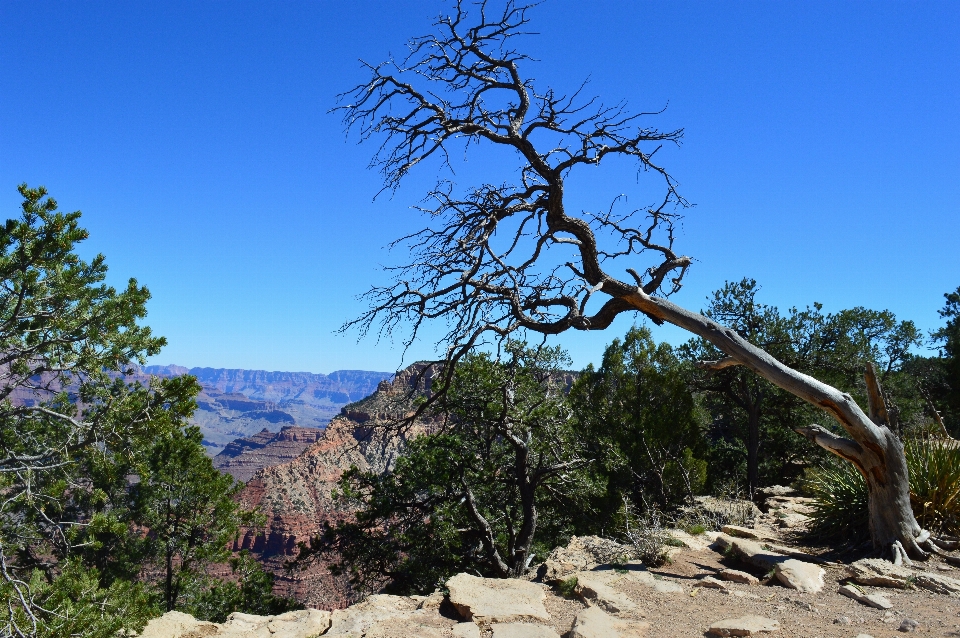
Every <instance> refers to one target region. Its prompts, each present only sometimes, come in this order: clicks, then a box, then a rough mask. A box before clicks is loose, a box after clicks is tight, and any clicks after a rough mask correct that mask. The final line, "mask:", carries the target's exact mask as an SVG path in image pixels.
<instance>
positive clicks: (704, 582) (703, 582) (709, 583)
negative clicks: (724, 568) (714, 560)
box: [693, 576, 727, 591]
mask: <svg viewBox="0 0 960 638" xmlns="http://www.w3.org/2000/svg"><path fill="white" fill-rule="evenodd" d="M693 586H694V587H707V588H709V589H722V590H724V591H726V590H727V586H726V585H725V584H723V583H722V582H720V581H719V580H717V579H716V578H714V577H713V576H704V577H703V578H701V579H700V580H698V581H697V582H695V583H694V584H693Z"/></svg>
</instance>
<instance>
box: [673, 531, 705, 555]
mask: <svg viewBox="0 0 960 638" xmlns="http://www.w3.org/2000/svg"><path fill="white" fill-rule="evenodd" d="M669 533H670V536H671V537H672V538H673V539H674V540H677V541H680V542H681V543H683V544H684V545H685V546H686V547H689V548H690V549H693V550H696V551H702V550H704V549H708V548H709V547H710V543H712V542H713V538H711V537H710V536H709V535H708V534H707V533H703V534H698V535H696V536H694V535H693V534H688V533H687V532H685V531H683V530H682V529H672V530H670V532H669ZM675 549H680V548H675Z"/></svg>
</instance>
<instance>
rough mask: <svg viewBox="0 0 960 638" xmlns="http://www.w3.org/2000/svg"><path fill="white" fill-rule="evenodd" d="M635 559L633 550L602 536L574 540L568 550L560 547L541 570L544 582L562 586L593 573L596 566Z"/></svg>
mask: <svg viewBox="0 0 960 638" xmlns="http://www.w3.org/2000/svg"><path fill="white" fill-rule="evenodd" d="M635 555H636V552H635V550H634V549H633V548H632V547H627V546H625V545H621V544H620V543H617V542H615V541H612V540H609V539H606V538H600V537H599V536H574V537H572V538H571V539H570V542H569V543H567V546H566V547H557V548H556V549H554V550H553V551H552V552H550V555H549V556H548V557H547V560H546V561H544V563H543V566H542V567H541V568H540V569H541V576H542V577H543V580H544V581H545V582H548V583H553V582H559V581H561V580H563V579H565V578H567V577H569V576H570V574H573V573H574V572H582V571H587V570H590V569H593V568H594V567H596V566H597V565H602V564H609V563H623V562H626V561H628V560H630V559H631V558H633V557H634V556H635Z"/></svg>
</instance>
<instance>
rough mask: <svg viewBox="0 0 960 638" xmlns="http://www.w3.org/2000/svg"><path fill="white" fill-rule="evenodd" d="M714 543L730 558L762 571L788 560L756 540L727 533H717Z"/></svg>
mask: <svg viewBox="0 0 960 638" xmlns="http://www.w3.org/2000/svg"><path fill="white" fill-rule="evenodd" d="M716 544H717V546H718V547H720V548H721V549H722V550H723V552H724V553H725V554H728V555H730V556H731V557H732V558H737V559H739V560H742V561H743V562H745V563H747V564H748V565H753V566H754V567H759V568H760V569H762V570H764V571H770V570H771V569H774V568H776V566H777V565H779V564H780V563H782V562H783V561H785V560H788V557H787V556H784V555H783V554H779V553H777V552H774V551H771V550H768V549H764V547H763V546H762V545H761V544H760V543H758V542H757V541H752V540H749V539H746V538H735V537H733V536H728V535H727V534H718V535H717V541H716Z"/></svg>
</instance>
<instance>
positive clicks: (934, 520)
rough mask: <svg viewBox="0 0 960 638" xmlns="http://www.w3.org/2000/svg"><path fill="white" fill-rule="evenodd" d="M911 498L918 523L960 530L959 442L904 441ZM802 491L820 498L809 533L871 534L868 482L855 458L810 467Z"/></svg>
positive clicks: (862, 536) (833, 535)
mask: <svg viewBox="0 0 960 638" xmlns="http://www.w3.org/2000/svg"><path fill="white" fill-rule="evenodd" d="M904 448H905V452H906V456H907V467H908V469H909V472H910V502H911V505H912V506H913V514H914V516H916V517H917V522H918V523H920V525H921V526H922V527H923V528H924V529H928V530H930V531H931V532H932V533H934V534H950V535H957V534H958V533H960V447H957V446H956V442H954V441H950V440H944V439H934V438H922V439H911V440H908V441H907V442H906V445H905V446H904ZM803 487H804V490H805V491H806V492H807V493H809V494H810V495H811V496H812V497H813V498H815V499H816V500H815V501H814V503H813V510H814V511H813V513H812V514H811V518H812V519H813V522H812V524H811V527H810V532H811V533H812V534H813V535H814V536H817V537H820V538H825V539H827V538H846V539H848V540H851V541H857V540H864V539H866V538H867V537H868V536H869V514H868V504H867V485H866V482H865V481H864V480H863V476H861V475H860V472H858V471H857V469H856V468H855V467H854V466H853V464H851V463H846V462H844V461H840V460H839V459H833V458H831V459H830V461H828V462H827V463H825V464H823V465H821V466H819V467H816V468H813V469H810V470H808V471H807V473H806V476H805V478H804V481H803Z"/></svg>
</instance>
